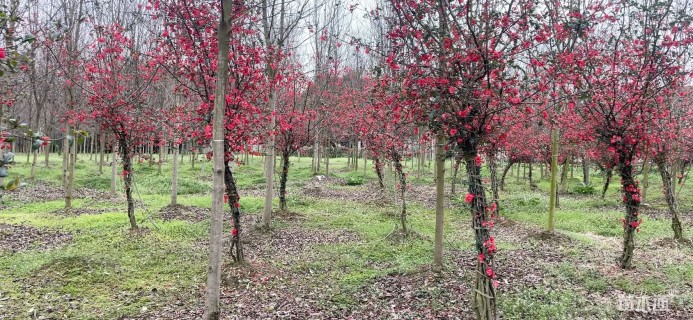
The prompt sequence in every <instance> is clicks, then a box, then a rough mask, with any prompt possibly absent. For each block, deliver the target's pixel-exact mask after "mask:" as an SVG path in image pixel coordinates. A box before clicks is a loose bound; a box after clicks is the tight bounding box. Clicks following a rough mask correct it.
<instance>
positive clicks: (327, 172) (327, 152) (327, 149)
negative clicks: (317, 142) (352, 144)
mask: <svg viewBox="0 0 693 320" xmlns="http://www.w3.org/2000/svg"><path fill="white" fill-rule="evenodd" d="M324 151H325V177H329V176H330V141H329V140H328V141H327V145H326V146H325V148H324ZM354 162H358V159H357V158H354ZM354 171H356V170H354Z"/></svg>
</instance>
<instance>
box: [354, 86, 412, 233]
mask: <svg viewBox="0 0 693 320" xmlns="http://www.w3.org/2000/svg"><path fill="white" fill-rule="evenodd" d="M397 86H398V84H397V82H396V81H394V79H392V78H389V77H387V76H383V77H381V78H375V79H368V90H369V92H370V94H369V96H368V100H369V103H368V104H366V107H365V112H364V114H363V118H362V119H361V124H360V125H359V135H360V137H361V139H362V140H364V141H365V142H366V146H367V149H368V151H370V153H371V155H372V157H373V159H374V169H375V171H376V174H377V176H378V182H379V186H380V188H381V189H383V188H384V184H383V171H382V166H383V164H382V160H383V159H384V160H387V161H390V162H392V163H393V164H394V168H395V175H396V177H397V188H396V189H397V192H398V193H399V198H400V199H399V200H400V204H401V207H400V214H399V217H400V223H401V227H402V233H403V235H404V236H407V235H408V234H409V228H408V226H407V202H406V191H407V189H408V185H407V176H408V174H407V173H405V172H404V167H403V165H402V160H403V158H404V157H406V156H407V155H408V154H409V153H410V150H409V149H410V147H411V143H412V141H413V140H414V139H413V137H415V136H416V135H417V134H418V129H417V128H416V127H415V120H416V118H415V117H414V113H413V111H414V108H413V106H412V105H409V103H411V101H410V100H407V99H402V97H401V96H399V95H397V94H396V93H397V92H399V90H398V88H397ZM393 92H394V93H393Z"/></svg>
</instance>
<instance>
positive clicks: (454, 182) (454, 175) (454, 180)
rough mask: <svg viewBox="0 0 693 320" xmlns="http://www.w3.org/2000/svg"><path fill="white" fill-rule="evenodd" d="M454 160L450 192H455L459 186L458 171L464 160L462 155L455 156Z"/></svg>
mask: <svg viewBox="0 0 693 320" xmlns="http://www.w3.org/2000/svg"><path fill="white" fill-rule="evenodd" d="M453 162H454V163H455V164H454V165H453V166H452V183H451V185H450V194H455V187H456V186H457V172H458V171H459V169H460V162H462V157H459V156H457V157H455V158H454V160H453Z"/></svg>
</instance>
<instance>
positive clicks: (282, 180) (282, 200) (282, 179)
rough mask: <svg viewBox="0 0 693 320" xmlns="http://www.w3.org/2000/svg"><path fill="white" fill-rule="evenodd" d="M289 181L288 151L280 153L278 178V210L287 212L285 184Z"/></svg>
mask: <svg viewBox="0 0 693 320" xmlns="http://www.w3.org/2000/svg"><path fill="white" fill-rule="evenodd" d="M288 179H289V151H288V150H286V149H284V152H282V172H281V175H280V176H279V210H281V211H282V212H286V211H287V209H288V208H287V206H286V182H287V180H288Z"/></svg>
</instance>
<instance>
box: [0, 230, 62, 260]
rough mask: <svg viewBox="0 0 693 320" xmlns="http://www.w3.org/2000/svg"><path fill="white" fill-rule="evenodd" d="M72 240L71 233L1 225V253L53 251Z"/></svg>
mask: <svg viewBox="0 0 693 320" xmlns="http://www.w3.org/2000/svg"><path fill="white" fill-rule="evenodd" d="M70 240H72V235H71V234H69V233H64V232H59V231H52V230H46V229H38V228H34V227H30V226H25V225H18V224H5V223H0V252H12V253H14V252H19V251H24V250H29V249H41V250H45V249H51V248H55V247H57V246H59V245H62V244H64V243H67V242H69V241H70Z"/></svg>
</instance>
